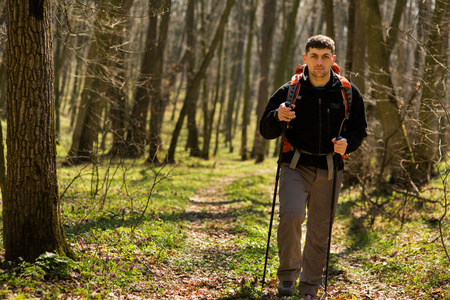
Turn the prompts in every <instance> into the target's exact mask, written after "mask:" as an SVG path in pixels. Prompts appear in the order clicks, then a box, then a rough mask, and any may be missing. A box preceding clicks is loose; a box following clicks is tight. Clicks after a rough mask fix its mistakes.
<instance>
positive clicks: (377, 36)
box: [360, 0, 411, 181]
mask: <svg viewBox="0 0 450 300" xmlns="http://www.w3.org/2000/svg"><path fill="white" fill-rule="evenodd" d="M399 1H404V0H399ZM360 5H361V12H362V15H363V20H364V28H365V35H366V41H367V49H368V52H369V53H368V58H369V69H370V77H371V81H372V85H373V92H372V98H373V99H375V100H376V107H377V111H378V115H379V118H380V121H381V126H382V129H383V138H384V144H385V146H384V148H385V151H384V153H383V155H384V156H383V160H382V161H381V163H382V166H381V168H384V169H385V170H386V171H387V172H388V173H390V175H392V177H391V178H392V179H391V180H392V181H397V180H401V166H400V162H401V161H403V160H405V159H406V160H410V159H411V146H410V144H409V140H408V137H407V135H406V132H405V127H404V124H403V120H402V116H401V115H400V110H399V104H398V101H397V99H396V97H395V91H394V87H393V84H392V79H391V74H390V73H389V55H390V52H389V50H390V49H392V47H393V44H390V45H389V47H387V45H386V42H383V41H385V39H384V37H383V31H382V19H381V13H380V8H379V4H378V1H376V0H361V1H360ZM398 15H400V16H401V14H395V16H398ZM393 24H398V23H397V22H393ZM394 41H395V40H394Z"/></svg>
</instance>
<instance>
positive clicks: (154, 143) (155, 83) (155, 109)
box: [147, 0, 172, 164]
mask: <svg viewBox="0 0 450 300" xmlns="http://www.w3.org/2000/svg"><path fill="white" fill-rule="evenodd" d="M164 4H165V5H164V10H165V11H166V13H165V14H163V15H162V16H161V22H160V24H159V36H158V47H157V48H156V57H155V60H154V62H153V64H154V65H155V66H154V68H155V73H154V76H153V77H152V78H151V79H150V91H151V92H150V95H151V104H150V113H151V114H150V125H149V128H150V132H149V135H150V138H149V153H148V154H149V155H148V158H147V163H150V164H159V163H160V161H159V159H158V152H159V151H160V148H161V144H162V142H161V126H162V122H163V117H164V111H165V109H166V103H167V99H166V98H165V97H163V93H162V80H163V76H164V58H165V50H166V42H167V34H168V31H169V24H170V13H169V12H170V9H171V7H172V0H168V1H165V2H164ZM164 95H166V94H164Z"/></svg>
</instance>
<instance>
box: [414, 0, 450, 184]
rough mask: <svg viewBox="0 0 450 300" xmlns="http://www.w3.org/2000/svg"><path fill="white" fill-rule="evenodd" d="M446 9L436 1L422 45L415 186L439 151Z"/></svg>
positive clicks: (427, 173)
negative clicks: (425, 39) (429, 29)
mask: <svg viewBox="0 0 450 300" xmlns="http://www.w3.org/2000/svg"><path fill="white" fill-rule="evenodd" d="M448 9H450V5H449V4H448V1H446V0H437V1H436V6H435V9H434V15H433V21H432V26H431V31H430V34H429V36H428V43H427V45H426V53H427V55H426V58H425V74H424V78H423V81H424V83H425V86H424V88H423V93H422V100H421V102H420V114H419V121H420V125H421V126H420V127H419V130H418V134H417V138H416V144H417V147H416V155H415V159H416V161H415V163H416V164H415V166H414V167H413V168H412V170H413V176H412V177H413V180H414V182H415V183H416V184H417V185H422V184H424V183H426V182H428V181H429V179H430V175H431V171H432V167H433V166H434V165H435V164H436V154H437V151H438V149H439V142H438V138H439V125H438V121H439V114H438V113H437V111H438V107H439V106H440V104H439V103H442V102H441V101H442V99H444V97H445V90H444V89H443V86H445V84H444V85H443V84H442V81H445V67H444V66H447V63H446V61H447V52H446V51H445V50H446V47H445V41H447V39H446V38H445V36H444V35H445V34H448V30H445V29H444V28H445V26H448V24H445V22H448V19H447V20H446V19H445V16H446V14H447V10H448Z"/></svg>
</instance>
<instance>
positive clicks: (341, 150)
mask: <svg viewBox="0 0 450 300" xmlns="http://www.w3.org/2000/svg"><path fill="white" fill-rule="evenodd" d="M331 141H332V142H333V144H334V152H335V153H338V154H340V155H344V154H345V151H346V150H347V139H344V138H342V139H340V140H338V141H336V138H334V139H332V140H331Z"/></svg>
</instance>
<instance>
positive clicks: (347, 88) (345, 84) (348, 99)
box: [338, 75, 353, 119]
mask: <svg viewBox="0 0 450 300" xmlns="http://www.w3.org/2000/svg"><path fill="white" fill-rule="evenodd" d="M338 77H339V80H340V81H341V84H342V98H343V99H344V101H343V102H344V106H345V118H346V119H348V118H349V117H350V109H351V107H352V97H353V95H352V85H351V84H350V81H348V79H347V78H345V77H344V76H340V75H338Z"/></svg>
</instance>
